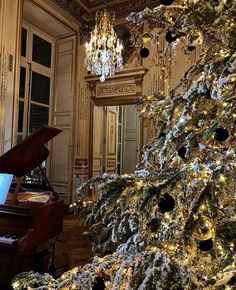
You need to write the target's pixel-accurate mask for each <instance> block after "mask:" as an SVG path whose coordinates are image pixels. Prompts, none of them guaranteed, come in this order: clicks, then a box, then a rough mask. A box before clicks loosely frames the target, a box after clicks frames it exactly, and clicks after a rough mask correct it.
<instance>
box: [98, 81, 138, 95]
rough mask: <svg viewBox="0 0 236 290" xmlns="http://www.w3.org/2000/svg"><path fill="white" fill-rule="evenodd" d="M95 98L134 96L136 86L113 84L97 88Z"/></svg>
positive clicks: (131, 84) (132, 84)
mask: <svg viewBox="0 0 236 290" xmlns="http://www.w3.org/2000/svg"><path fill="white" fill-rule="evenodd" d="M96 91H97V93H96V97H97V98H99V97H106V96H108V97H109V96H116V95H123V94H125V95H129V94H136V85H135V84H134V83H127V84H122V83H121V84H114V85H107V86H97V90H96Z"/></svg>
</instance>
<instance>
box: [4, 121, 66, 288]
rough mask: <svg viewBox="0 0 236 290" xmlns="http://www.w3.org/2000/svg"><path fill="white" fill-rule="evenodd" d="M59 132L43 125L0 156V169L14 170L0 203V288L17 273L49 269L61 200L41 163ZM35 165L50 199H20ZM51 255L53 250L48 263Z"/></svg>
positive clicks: (5, 171) (7, 171)
mask: <svg viewBox="0 0 236 290" xmlns="http://www.w3.org/2000/svg"><path fill="white" fill-rule="evenodd" d="M60 132H61V130H60V129H58V128H54V127H50V126H46V125H44V126H43V127H42V128H40V129H38V130H37V131H35V132H34V133H33V134H31V135H30V136H28V137H26V138H25V139H24V140H23V141H22V143H20V144H18V145H16V146H14V147H13V148H12V149H10V150H9V151H7V152H6V153H5V154H3V155H2V156H1V157H0V173H9V174H13V175H14V180H16V186H15V189H14V191H13V193H11V194H10V196H11V197H12V198H10V199H8V200H7V201H6V202H5V203H4V204H1V205H0V289H4V290H6V289H11V288H10V282H11V279H12V278H13V277H14V276H15V275H16V274H17V273H20V272H24V271H29V270H33V271H38V272H44V271H48V268H49V256H50V253H51V251H50V249H51V248H53V249H55V248H54V247H53V246H55V241H56V238H57V236H58V235H59V234H60V232H61V230H62V223H63V212H64V203H63V200H60V199H58V197H57V194H56V193H55V192H54V190H53V188H52V186H51V185H50V182H49V180H48V179H47V177H46V175H45V173H44V171H43V169H42V167H41V163H42V162H43V161H44V160H46V158H47V157H48V155H49V150H48V148H47V147H46V143H47V142H48V141H49V140H51V139H52V138H53V137H55V136H56V135H57V134H59V133H60ZM36 167H39V169H40V171H41V173H42V175H43V176H44V179H45V180H46V182H47V184H48V189H49V192H48V193H49V200H48V202H35V201H30V200H24V202H19V198H18V197H19V195H20V193H18V192H19V191H21V187H22V185H21V183H20V181H21V179H22V177H23V176H24V175H26V174H27V173H29V172H30V171H32V170H33V169H35V168H36ZM31 190H32V189H31ZM53 258H54V250H53V251H52V256H51V258H50V260H51V261H50V263H51V266H53ZM52 268H53V267H52Z"/></svg>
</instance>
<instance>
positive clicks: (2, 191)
mask: <svg viewBox="0 0 236 290" xmlns="http://www.w3.org/2000/svg"><path fill="white" fill-rule="evenodd" d="M12 178H13V174H7V173H0V204H4V203H5V201H6V198H7V194H8V190H9V188H10V185H11V181H12Z"/></svg>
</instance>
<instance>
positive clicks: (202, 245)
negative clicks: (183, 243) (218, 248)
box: [198, 239, 213, 252]
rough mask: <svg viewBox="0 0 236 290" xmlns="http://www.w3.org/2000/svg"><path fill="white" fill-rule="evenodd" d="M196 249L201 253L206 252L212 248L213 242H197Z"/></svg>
mask: <svg viewBox="0 0 236 290" xmlns="http://www.w3.org/2000/svg"><path fill="white" fill-rule="evenodd" d="M198 247H199V249H200V250H201V251H203V252H208V251H210V250H211V249H212V248H213V241H212V239H209V240H205V241H199V244H198Z"/></svg>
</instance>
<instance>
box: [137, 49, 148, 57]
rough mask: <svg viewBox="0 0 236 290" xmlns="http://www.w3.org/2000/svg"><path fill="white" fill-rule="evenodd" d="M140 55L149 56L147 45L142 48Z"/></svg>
mask: <svg viewBox="0 0 236 290" xmlns="http://www.w3.org/2000/svg"><path fill="white" fill-rule="evenodd" d="M139 53H140V55H141V57H142V58H146V57H148V56H149V49H148V48H146V47H143V48H142V49H140V52H139Z"/></svg>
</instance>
